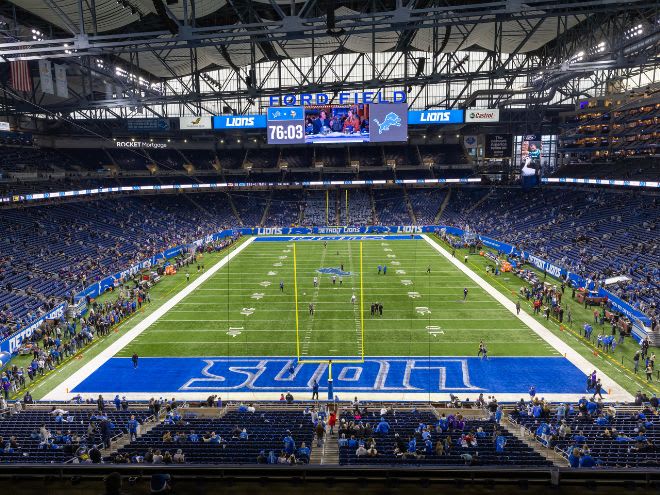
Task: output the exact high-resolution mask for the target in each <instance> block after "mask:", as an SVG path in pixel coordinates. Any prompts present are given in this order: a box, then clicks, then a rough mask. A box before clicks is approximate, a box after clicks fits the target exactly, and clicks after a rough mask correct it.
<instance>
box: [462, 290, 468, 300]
mask: <svg viewBox="0 0 660 495" xmlns="http://www.w3.org/2000/svg"><path fill="white" fill-rule="evenodd" d="M467 295H468V288H467V287H465V288H464V289H463V301H465V300H466V299H467Z"/></svg>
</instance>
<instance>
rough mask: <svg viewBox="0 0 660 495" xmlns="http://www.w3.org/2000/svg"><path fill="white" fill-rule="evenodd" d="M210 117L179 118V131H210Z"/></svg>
mask: <svg viewBox="0 0 660 495" xmlns="http://www.w3.org/2000/svg"><path fill="white" fill-rule="evenodd" d="M211 128H212V125H211V116H206V117H179V129H181V130H182V131H192V130H196V129H211Z"/></svg>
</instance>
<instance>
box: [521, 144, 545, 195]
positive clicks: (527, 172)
mask: <svg viewBox="0 0 660 495" xmlns="http://www.w3.org/2000/svg"><path fill="white" fill-rule="evenodd" d="M541 150H542V144H541V135H540V134H528V135H526V136H523V139H522V144H521V150H520V160H521V163H520V165H521V169H520V177H521V179H522V182H523V185H526V186H534V185H536V184H538V182H539V176H540V174H541Z"/></svg>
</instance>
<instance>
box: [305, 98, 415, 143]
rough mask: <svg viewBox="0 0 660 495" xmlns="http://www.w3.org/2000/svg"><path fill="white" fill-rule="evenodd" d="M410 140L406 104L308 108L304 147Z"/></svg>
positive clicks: (306, 110) (306, 109) (306, 111)
mask: <svg viewBox="0 0 660 495" xmlns="http://www.w3.org/2000/svg"><path fill="white" fill-rule="evenodd" d="M407 140H408V106H407V105H406V104H405V103H403V104H399V103H388V104H357V105H348V106H333V105H319V106H314V107H305V143H323V144H351V143H376V142H392V141H407Z"/></svg>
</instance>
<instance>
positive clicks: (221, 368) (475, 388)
mask: <svg viewBox="0 0 660 495" xmlns="http://www.w3.org/2000/svg"><path fill="white" fill-rule="evenodd" d="M292 364H294V366H295V368H294V372H293V374H291V373H290V371H289V368H290V366H291V365H292ZM332 375H333V379H334V390H335V392H338V393H341V392H377V393H388V392H389V393H399V394H400V393H403V392H405V393H449V392H455V393H456V392H472V393H479V392H483V393H515V394H520V395H521V397H522V396H525V395H526V394H527V392H528V391H529V387H530V386H531V385H534V386H535V387H536V389H537V390H538V391H539V394H541V395H542V394H546V393H547V394H550V393H555V394H582V393H584V391H585V382H586V377H585V375H584V374H583V373H582V372H581V371H580V370H579V369H577V368H576V367H575V366H574V365H573V364H572V363H571V362H569V361H568V360H567V359H565V358H563V357H495V358H490V359H488V360H481V359H479V358H476V357H432V358H430V359H429V358H424V357H415V358H388V357H382V358H379V357H373V358H368V359H365V362H364V363H358V364H340V363H335V364H333V366H332ZM327 378H328V365H327V364H325V363H323V364H311V363H306V364H299V363H298V364H296V360H295V359H289V358H285V357H263V358H258V357H251V358H193V357H186V358H140V361H139V367H138V369H133V365H132V363H131V359H130V358H112V359H110V360H109V361H107V362H106V363H105V364H103V366H101V367H100V368H99V369H98V370H96V371H95V372H94V373H93V374H92V375H91V376H89V377H88V378H87V379H85V380H84V381H83V382H82V383H81V384H79V385H78V386H77V387H75V389H73V390H72V392H74V393H91V392H97V393H107V392H115V391H117V390H121V391H123V392H127V393H130V392H133V393H139V392H141V393H154V394H155V393H163V392H209V393H211V392H229V391H232V392H275V391H276V392H282V391H287V390H288V391H291V392H294V391H308V390H310V388H311V383H312V382H313V380H317V381H318V382H319V384H320V385H321V388H322V389H323V388H326V387H327Z"/></svg>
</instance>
